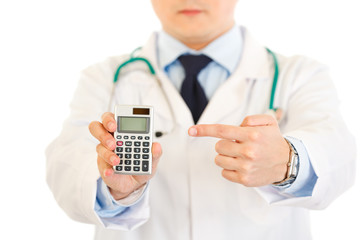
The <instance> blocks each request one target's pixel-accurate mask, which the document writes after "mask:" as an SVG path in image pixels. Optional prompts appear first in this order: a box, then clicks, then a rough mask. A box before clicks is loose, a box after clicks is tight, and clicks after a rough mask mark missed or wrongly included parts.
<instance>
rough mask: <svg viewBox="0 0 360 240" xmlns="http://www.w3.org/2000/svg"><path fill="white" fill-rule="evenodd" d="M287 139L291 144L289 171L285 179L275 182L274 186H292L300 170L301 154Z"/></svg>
mask: <svg viewBox="0 0 360 240" xmlns="http://www.w3.org/2000/svg"><path fill="white" fill-rule="evenodd" d="M285 140H286V142H287V143H288V144H289V148H290V154H289V162H288V164H287V173H286V177H285V179H284V180H282V181H280V182H275V183H273V185H274V186H279V187H287V186H290V185H291V184H292V183H293V182H294V181H295V179H296V176H297V175H298V172H299V155H298V153H297V151H296V149H295V148H294V146H293V145H292V144H291V142H289V141H288V140H287V139H285Z"/></svg>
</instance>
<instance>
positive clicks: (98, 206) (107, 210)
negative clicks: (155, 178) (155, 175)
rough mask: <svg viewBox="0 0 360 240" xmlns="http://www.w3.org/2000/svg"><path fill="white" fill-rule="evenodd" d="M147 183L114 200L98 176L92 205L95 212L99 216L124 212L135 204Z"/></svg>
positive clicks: (108, 216) (110, 215)
mask: <svg viewBox="0 0 360 240" xmlns="http://www.w3.org/2000/svg"><path fill="white" fill-rule="evenodd" d="M148 185H149V184H148V183H146V184H145V185H144V186H143V187H141V188H140V189H138V190H136V191H134V192H133V193H131V194H130V195H129V196H127V197H126V198H124V199H121V200H118V201H116V200H115V199H114V198H113V196H112V195H111V193H110V191H109V188H108V186H107V185H106V184H105V183H104V181H103V180H102V178H101V177H100V178H99V179H98V180H97V191H96V201H95V207H94V210H95V212H96V214H97V215H98V216H99V217H100V218H111V217H115V216H117V215H119V214H121V213H123V212H125V211H126V210H127V209H128V208H129V207H131V206H133V205H135V204H136V203H138V202H139V201H140V200H141V199H142V197H143V195H144V193H145V191H146V189H147V188H148Z"/></svg>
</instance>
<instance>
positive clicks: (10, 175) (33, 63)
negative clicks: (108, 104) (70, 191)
mask: <svg viewBox="0 0 360 240" xmlns="http://www.w3.org/2000/svg"><path fill="white" fill-rule="evenodd" d="M236 19H237V22H238V23H240V24H242V25H245V26H247V27H248V28H249V29H250V30H251V32H252V34H253V35H254V36H255V38H257V39H258V41H260V42H261V43H262V44H264V45H266V46H268V47H270V48H271V49H272V50H274V51H276V52H280V53H282V54H285V55H293V54H303V55H307V56H311V57H312V58H315V59H317V60H319V61H321V62H323V63H325V64H327V65H329V66H330V68H331V70H332V71H331V73H332V76H333V79H334V81H335V84H336V86H337V88H338V92H339V97H340V99H341V101H342V112H343V115H344V118H345V120H346V122H347V123H348V126H349V128H350V130H351V131H352V132H353V134H354V135H355V136H356V137H357V138H359V136H360V128H359V124H358V123H359V122H360V117H359V115H360V114H359V106H358V105H359V103H360V94H359V81H360V79H359V70H358V69H359V68H360V61H359V56H360V48H359V43H360V33H359V29H360V27H359V23H360V14H359V7H358V1H357V0H342V1H335V0H334V1H333V0H240V1H239V5H238V8H237V11H236ZM154 29H155V30H157V29H160V24H159V22H158V21H157V19H156V17H155V15H154V14H153V12H152V10H151V5H150V1H149V0H131V1H123V0H117V1H115V0H101V1H100V0H97V1H95V0H62V1H49V0H46V1H45V0H32V1H26V0H12V1H1V2H0V34H1V35H0V80H1V88H0V104H1V108H0V109H1V124H0V134H1V144H0V146H1V153H2V155H1V167H0V169H1V174H0V178H1V179H0V184H1V198H0V221H1V226H0V228H1V231H0V239H20V238H33V237H30V236H34V238H35V236H37V238H38V239H44V238H51V239H91V238H92V236H93V227H92V226H91V225H85V224H81V223H77V222H74V221H72V220H70V219H69V218H68V217H67V216H66V215H65V213H64V212H63V211H62V210H61V209H60V208H59V207H58V205H57V204H56V203H55V201H54V199H53V197H52V194H51V192H50V190H49V189H48V187H47V185H46V183H45V156H44V150H45V148H46V146H47V145H48V143H49V142H50V141H51V140H52V139H54V138H55V137H56V136H57V135H58V134H59V132H60V130H61V125H62V122H63V120H64V119H65V118H66V116H67V115H68V105H69V102H70V100H71V98H72V95H73V92H74V89H75V87H76V84H77V77H78V73H79V72H80V70H81V69H83V68H85V67H86V66H88V65H90V64H93V63H95V62H98V61H102V60H103V59H105V58H106V57H107V56H110V55H118V54H121V53H127V52H129V51H131V50H132V49H134V48H135V47H137V46H140V45H142V44H143V43H144V42H145V41H146V40H147V38H148V36H149V34H150V33H151V32H152V30H154ZM359 142H360V141H358V148H359V146H360V145H359ZM343 151H346V149H343ZM358 168H359V167H358ZM359 190H360V183H359V180H357V183H356V184H355V186H353V187H352V188H351V189H350V190H349V191H348V192H346V193H345V194H344V195H342V196H341V197H340V198H339V199H337V200H336V201H335V202H334V203H333V204H332V205H331V206H330V207H329V208H327V209H326V210H323V211H313V212H312V230H313V236H314V239H360V237H359V233H358V232H359V227H360V224H359V220H358V217H359V213H360V207H359V205H360V204H359V203H360V193H359ZM5 235H6V237H5Z"/></svg>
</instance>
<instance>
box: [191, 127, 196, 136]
mask: <svg viewBox="0 0 360 240" xmlns="http://www.w3.org/2000/svg"><path fill="white" fill-rule="evenodd" d="M196 134H197V130H196V128H194V127H191V128H190V129H189V135H190V136H196Z"/></svg>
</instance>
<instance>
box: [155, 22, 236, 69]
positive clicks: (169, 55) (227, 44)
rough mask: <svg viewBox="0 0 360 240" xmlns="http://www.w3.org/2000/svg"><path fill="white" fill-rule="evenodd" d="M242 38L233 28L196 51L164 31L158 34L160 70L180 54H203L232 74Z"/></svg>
mask: <svg viewBox="0 0 360 240" xmlns="http://www.w3.org/2000/svg"><path fill="white" fill-rule="evenodd" d="M242 45H243V38H242V34H241V31H240V29H239V27H237V26H234V27H232V28H231V29H230V30H229V31H228V32H226V33H225V34H223V35H221V36H220V37H218V38H217V39H215V40H214V41H213V42H212V43H210V44H209V45H208V46H206V47H205V48H203V49H201V50H199V51H196V50H193V49H190V48H188V47H187V46H186V45H185V44H183V43H182V42H180V41H179V40H177V39H175V38H174V37H172V36H170V35H169V34H167V33H166V32H164V31H160V32H159V33H158V53H159V54H158V61H159V65H160V67H161V68H162V69H164V70H166V67H167V66H169V65H170V64H172V63H173V62H174V61H176V60H177V58H178V57H179V56H180V55H182V54H195V55H197V54H205V55H207V56H208V57H210V58H211V59H212V60H213V61H214V62H216V63H218V64H220V65H221V66H223V67H224V68H225V69H226V70H227V71H229V73H232V72H233V71H234V70H235V68H236V66H237V65H238V63H239V60H240V56H241V52H242Z"/></svg>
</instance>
